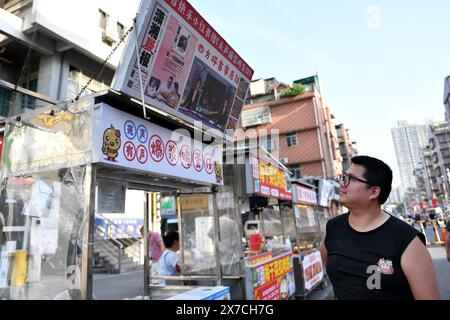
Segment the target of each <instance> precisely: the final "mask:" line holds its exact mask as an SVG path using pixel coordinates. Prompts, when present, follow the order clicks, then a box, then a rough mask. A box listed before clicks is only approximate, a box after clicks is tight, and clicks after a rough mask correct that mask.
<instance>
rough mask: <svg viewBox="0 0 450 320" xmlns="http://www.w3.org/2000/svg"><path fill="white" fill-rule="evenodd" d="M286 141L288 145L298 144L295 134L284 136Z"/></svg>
mask: <svg viewBox="0 0 450 320" xmlns="http://www.w3.org/2000/svg"><path fill="white" fill-rule="evenodd" d="M286 143H287V146H288V147H292V146H296V145H297V144H298V142H297V134H295V133H294V134H288V135H287V136H286Z"/></svg>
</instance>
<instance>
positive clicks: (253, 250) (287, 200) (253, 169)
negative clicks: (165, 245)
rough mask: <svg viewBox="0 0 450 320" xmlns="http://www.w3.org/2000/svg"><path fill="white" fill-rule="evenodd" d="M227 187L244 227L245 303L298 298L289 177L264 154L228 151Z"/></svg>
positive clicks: (225, 170) (242, 235) (293, 218)
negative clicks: (294, 271)
mask: <svg viewBox="0 0 450 320" xmlns="http://www.w3.org/2000/svg"><path fill="white" fill-rule="evenodd" d="M224 162H225V163H226V164H224V175H225V186H227V177H230V178H229V179H230V180H231V182H232V186H233V187H232V190H233V192H234V194H233V196H234V197H235V199H236V201H235V202H236V203H237V211H238V212H239V214H240V219H241V223H242V226H243V229H242V233H241V234H240V235H239V237H242V251H243V256H242V259H241V267H242V271H243V274H242V279H241V282H242V283H243V288H244V289H245V291H244V297H245V299H247V300H259V299H264V300H267V299H270V300H281V299H289V298H291V297H293V295H294V293H295V285H294V274H293V260H292V256H293V255H292V246H293V245H295V244H296V243H297V236H296V234H297V233H296V230H295V217H294V213H293V210H292V202H291V201H292V193H291V190H290V180H289V171H288V170H287V169H286V168H285V167H284V166H283V165H282V164H280V163H279V162H278V161H276V160H275V159H273V158H272V157H271V155H270V154H269V153H267V152H265V151H264V150H262V149H261V150H258V152H252V151H251V150H250V149H248V148H243V149H239V148H235V149H227V150H226V152H225V153H224Z"/></svg>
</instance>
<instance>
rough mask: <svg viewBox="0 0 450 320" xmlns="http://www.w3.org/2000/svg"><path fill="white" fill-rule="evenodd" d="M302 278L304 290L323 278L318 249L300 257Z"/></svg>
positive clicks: (309, 288)
mask: <svg viewBox="0 0 450 320" xmlns="http://www.w3.org/2000/svg"><path fill="white" fill-rule="evenodd" d="M302 264H303V279H304V287H305V289H306V290H311V289H312V288H313V287H314V286H315V285H316V284H317V283H319V282H320V281H322V279H323V265H322V257H321V256H320V252H319V251H314V252H313V253H310V254H308V255H306V256H304V257H303V258H302Z"/></svg>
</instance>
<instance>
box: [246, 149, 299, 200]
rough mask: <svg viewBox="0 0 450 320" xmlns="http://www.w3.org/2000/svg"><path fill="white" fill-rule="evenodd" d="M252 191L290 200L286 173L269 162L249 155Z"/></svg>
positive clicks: (290, 195)
mask: <svg viewBox="0 0 450 320" xmlns="http://www.w3.org/2000/svg"><path fill="white" fill-rule="evenodd" d="M250 159H251V160H250V161H251V165H252V177H253V184H254V190H253V191H254V193H256V194H260V195H263V196H268V197H275V198H279V199H283V200H292V193H291V190H289V186H288V183H287V182H288V179H289V178H288V177H287V174H286V173H285V172H284V171H283V170H282V169H280V168H278V167H275V166H274V165H272V164H271V163H268V162H265V161H262V160H260V159H257V158H256V157H251V158H250Z"/></svg>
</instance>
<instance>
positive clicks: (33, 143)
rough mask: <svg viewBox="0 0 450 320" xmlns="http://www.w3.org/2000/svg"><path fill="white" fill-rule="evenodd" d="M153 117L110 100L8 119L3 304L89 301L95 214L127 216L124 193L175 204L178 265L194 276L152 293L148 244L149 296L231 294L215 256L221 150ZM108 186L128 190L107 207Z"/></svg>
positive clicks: (94, 98) (106, 96)
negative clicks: (169, 198) (206, 291)
mask: <svg viewBox="0 0 450 320" xmlns="http://www.w3.org/2000/svg"><path fill="white" fill-rule="evenodd" d="M124 111H126V112H124ZM148 115H150V116H151V119H152V120H151V121H148V120H147V119H144V118H143V117H142V108H141V107H140V106H139V105H138V104H137V103H134V102H133V101H131V100H127V99H123V98H122V97H121V96H120V95H118V94H116V93H113V92H107V93H101V94H95V95H91V96H87V97H85V98H83V99H81V100H79V101H78V102H76V103H73V104H62V105H57V106H52V107H44V108H42V109H40V110H37V111H34V112H29V113H26V114H23V115H21V116H20V117H18V118H15V119H8V121H7V125H6V130H5V146H4V149H3V159H2V183H3V188H2V193H1V199H0V200H1V208H2V211H1V214H2V219H1V221H2V238H1V240H2V243H1V251H2V255H1V257H2V259H1V265H0V268H1V270H2V272H1V288H0V295H1V298H2V299H12V300H17V299H37V300H39V299H92V297H93V295H92V293H93V280H92V279H93V274H92V268H93V259H94V249H95V247H94V246H95V245H94V243H95V241H94V237H95V232H96V225H95V217H96V212H97V210H98V209H99V208H101V207H103V208H104V207H107V208H108V212H120V211H122V210H123V206H124V204H123V201H122V200H123V197H122V196H120V195H119V193H120V190H122V189H126V190H128V189H130V190H141V191H145V192H146V193H147V194H154V193H168V194H173V195H175V197H176V201H175V203H177V206H178V208H177V210H176V212H177V219H178V221H179V226H180V229H179V230H180V242H181V244H182V245H181V249H180V259H181V260H182V261H183V262H185V263H186V264H188V265H189V264H190V265H192V266H194V267H193V268H191V269H190V270H186V273H184V274H183V275H182V276H180V277H179V278H177V279H171V280H174V281H178V283H180V284H181V286H179V287H178V286H177V287H174V288H172V289H173V290H171V289H170V288H168V287H169V286H164V287H162V288H159V289H158V290H155V291H154V292H152V290H151V289H152V286H151V285H150V283H149V281H150V279H151V277H150V276H149V263H148V257H147V252H148V243H147V242H145V251H144V252H145V257H144V261H145V265H144V268H143V271H142V272H143V274H142V284H143V285H142V287H144V292H143V294H144V295H145V296H147V297H148V298H150V299H163V298H170V297H173V296H176V295H177V294H180V293H184V292H186V291H189V290H194V289H195V288H196V287H197V286H198V285H202V286H207V287H208V288H211V287H217V286H218V287H220V289H223V290H229V289H228V288H225V287H223V288H222V286H221V281H222V277H221V270H220V268H218V267H217V266H219V265H220V259H219V255H217V254H216V252H219V232H218V229H219V227H218V226H219V216H218V213H217V212H218V205H217V203H218V195H217V192H218V186H221V185H222V184H223V177H222V176H223V175H222V146H221V145H214V144H209V145H207V144H205V143H202V142H201V141H198V140H195V139H193V138H191V136H190V135H189V134H186V132H187V133H189V130H188V129H186V128H183V129H184V131H183V132H182V133H179V132H178V130H177V129H179V128H180V126H179V125H178V124H177V123H176V122H174V121H167V119H166V118H165V117H162V116H161V115H159V114H158V113H156V112H155V113H151V112H149V113H148ZM183 133H184V134H183ZM200 136H201V134H200ZM105 184H106V185H108V184H109V185H114V186H117V185H120V187H121V188H116V189H115V190H117V193H115V195H114V194H113V195H111V194H110V193H106V195H108V197H106V198H105V194H103V192H102V191H101V190H102V189H104V188H103V187H102V185H103V186H104V185H105ZM149 199H150V198H147V201H146V206H150V205H151V204H150V203H151V200H149ZM149 212H151V210H146V211H145V214H144V216H143V221H144V237H143V238H144V239H148V229H149V219H151V217H149V214H148V213H149ZM194 252H195V254H194ZM199 257H200V258H199ZM195 259H197V260H195ZM198 259H201V261H202V263H199V262H198V261H199V260H198ZM184 281H187V282H188V283H187V286H186V285H185V283H184ZM200 281H206V282H202V283H200ZM164 289H166V290H164ZM219 291H220V290H219ZM211 292H216V293H217V288H216V289H214V290H213V289H211ZM220 292H222V291H220ZM223 296H224V297H226V295H223Z"/></svg>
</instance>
